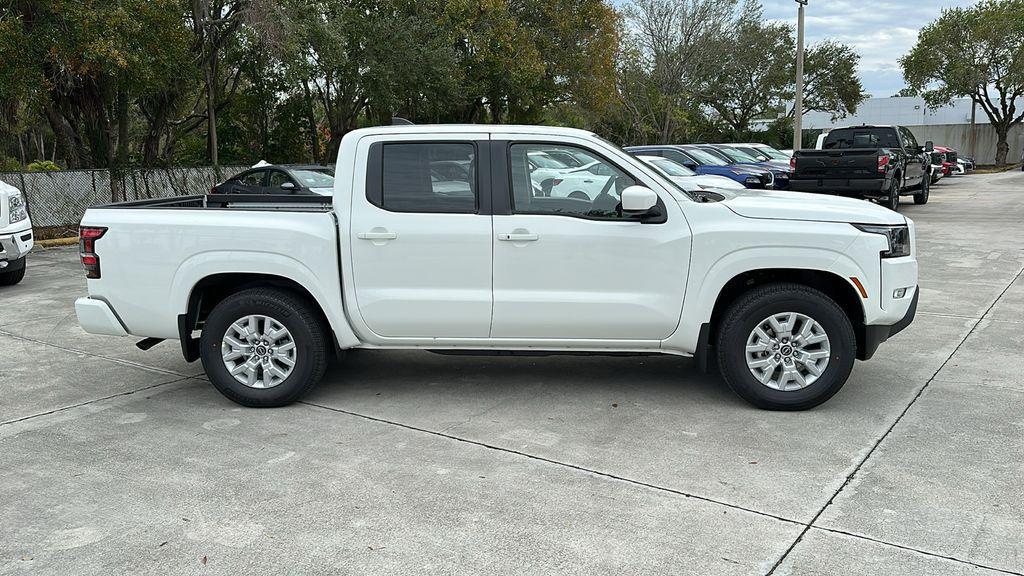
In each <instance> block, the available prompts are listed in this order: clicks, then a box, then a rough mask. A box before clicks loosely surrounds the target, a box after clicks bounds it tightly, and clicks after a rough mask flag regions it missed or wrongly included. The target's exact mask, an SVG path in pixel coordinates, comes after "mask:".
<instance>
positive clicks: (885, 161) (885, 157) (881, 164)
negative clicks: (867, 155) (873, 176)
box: [878, 154, 889, 172]
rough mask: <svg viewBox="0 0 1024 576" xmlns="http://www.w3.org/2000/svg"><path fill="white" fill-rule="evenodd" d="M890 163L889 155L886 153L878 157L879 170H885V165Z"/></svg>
mask: <svg viewBox="0 0 1024 576" xmlns="http://www.w3.org/2000/svg"><path fill="white" fill-rule="evenodd" d="M888 165H889V155H888V154H884V155H882V156H879V157H878V171H879V172H885V167H886V166H888Z"/></svg>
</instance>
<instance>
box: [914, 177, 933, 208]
mask: <svg viewBox="0 0 1024 576" xmlns="http://www.w3.org/2000/svg"><path fill="white" fill-rule="evenodd" d="M929 188H931V182H930V179H929V178H927V177H926V178H924V179H923V180H921V190H920V191H919V192H918V193H917V194H914V204H927V203H928V191H929Z"/></svg>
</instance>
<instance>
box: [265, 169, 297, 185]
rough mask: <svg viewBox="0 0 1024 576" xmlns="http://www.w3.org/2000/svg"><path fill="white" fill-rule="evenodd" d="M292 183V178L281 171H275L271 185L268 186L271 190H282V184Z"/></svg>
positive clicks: (271, 178) (272, 173)
mask: <svg viewBox="0 0 1024 576" xmlns="http://www.w3.org/2000/svg"><path fill="white" fill-rule="evenodd" d="M291 181H292V180H291V178H289V177H288V175H287V174H285V173H284V172H282V171H280V170H274V171H273V172H271V173H270V183H269V184H267V186H268V187H270V188H278V189H280V188H281V184H284V183H285V182H291Z"/></svg>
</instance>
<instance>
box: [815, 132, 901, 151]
mask: <svg viewBox="0 0 1024 576" xmlns="http://www.w3.org/2000/svg"><path fill="white" fill-rule="evenodd" d="M821 147H822V148H824V149H825V150H843V149H846V148H899V147H900V140H899V138H898V137H897V136H896V130H895V129H893V128H844V129H840V130H833V131H831V132H829V133H828V136H826V137H825V142H824V143H823V144H822V146H821Z"/></svg>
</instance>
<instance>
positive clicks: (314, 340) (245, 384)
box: [200, 288, 330, 407]
mask: <svg viewBox="0 0 1024 576" xmlns="http://www.w3.org/2000/svg"><path fill="white" fill-rule="evenodd" d="M329 341H330V339H329V337H328V332H327V327H326V326H325V323H324V320H323V318H322V316H321V315H320V313H319V310H317V309H315V308H314V307H313V305H311V304H310V303H309V302H308V301H306V300H305V299H304V298H300V297H298V296H297V295H295V294H294V293H292V292H288V291H285V290H278V289H271V288H253V289H249V290H243V291H242V292H238V293H236V294H233V295H231V296H228V297H227V298H225V299H224V300H222V301H221V302H220V303H219V304H217V305H216V306H215V307H214V308H213V310H212V311H211V312H210V316H209V317H208V318H207V319H206V323H205V324H204V326H203V333H202V336H201V337H200V349H201V356H202V360H203V368H204V369H205V370H206V375H207V376H208V377H209V379H210V382H211V383H212V384H213V386H214V387H215V388H217V390H218V391H219V392H220V393H221V394H223V395H224V396H226V397H228V398H229V399H231V400H233V401H234V402H237V403H238V404H241V405H243V406H252V407H272V406H284V405H286V404H290V403H292V402H295V401H296V400H298V399H299V398H301V397H302V396H303V395H304V394H306V392H308V391H309V390H310V389H312V388H313V386H315V385H316V383H317V382H319V381H320V378H321V377H322V376H323V374H324V370H326V368H327V345H328V342H329Z"/></svg>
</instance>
